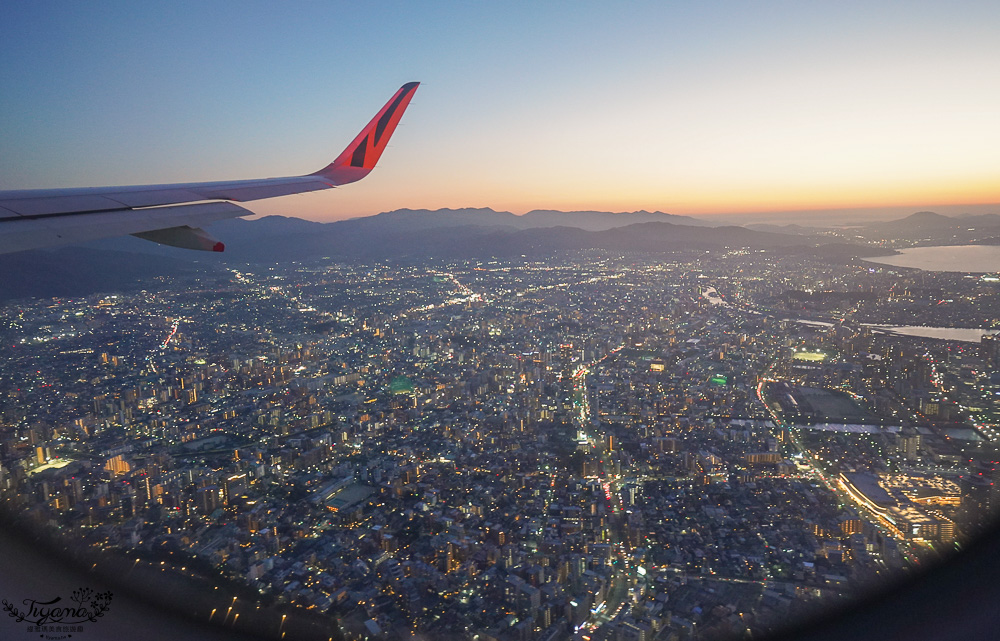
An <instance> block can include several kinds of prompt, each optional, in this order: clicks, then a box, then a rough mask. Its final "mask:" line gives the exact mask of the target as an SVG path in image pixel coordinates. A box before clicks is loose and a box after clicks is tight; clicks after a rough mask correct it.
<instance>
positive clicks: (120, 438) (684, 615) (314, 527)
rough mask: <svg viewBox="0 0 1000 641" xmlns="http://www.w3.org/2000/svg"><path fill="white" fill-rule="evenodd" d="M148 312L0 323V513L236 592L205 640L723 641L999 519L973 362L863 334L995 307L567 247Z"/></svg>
mask: <svg viewBox="0 0 1000 641" xmlns="http://www.w3.org/2000/svg"><path fill="white" fill-rule="evenodd" d="M144 287H145V289H143V290H142V291H139V292H134V293H119V294H95V295H92V296H89V297H80V298H73V299H36V300H19V301H15V302H11V303H8V304H6V306H5V307H3V309H2V330H0V337H2V341H3V344H4V345H5V349H6V350H7V353H8V355H9V356H8V358H6V359H4V362H3V364H2V369H0V394H2V399H3V402H2V404H0V409H2V426H3V427H2V432H0V448H2V450H0V451H2V456H3V466H2V475H0V484H2V488H3V500H4V503H5V505H6V507H7V508H8V510H11V511H14V512H16V513H18V514H20V515H21V518H23V519H24V520H25V521H26V522H29V523H32V524H34V525H35V526H38V527H40V528H43V529H50V530H54V531H58V532H59V536H60V537H69V538H71V539H73V540H75V541H76V542H77V544H78V545H80V546H82V547H84V548H89V549H92V550H108V551H118V552H120V553H121V554H122V555H123V556H124V557H125V558H128V559H130V561H129V566H130V567H128V566H126V567H128V569H129V571H134V572H137V573H143V572H146V573H149V572H154V571H155V572H159V573H161V574H163V575H171V576H175V577H178V578H180V577H189V579H190V580H195V578H194V577H196V576H197V577H201V579H199V580H208V581H210V582H214V581H224V582H231V581H235V582H236V583H237V584H239V585H243V586H245V590H244V591H241V592H239V595H240V598H239V599H237V597H236V596H233V599H232V603H229V605H228V606H226V603H227V601H220V602H218V603H213V602H210V601H206V602H205V604H204V605H203V606H202V607H203V609H204V612H201V611H199V610H198V608H197V607H196V608H194V614H195V616H199V617H204V618H205V619H213V620H214V619H216V618H218V617H219V615H225V618H226V623H227V624H230V625H237V623H236V621H237V618H238V617H239V616H241V615H242V616H243V617H244V619H241V620H240V621H241V622H245V621H246V620H247V619H249V618H250V617H251V616H253V615H252V614H251V613H250V612H251V611H252V610H255V609H259V606H260V604H264V605H265V606H266V607H268V608H275V607H279V606H280V607H281V608H285V609H283V610H280V611H281V612H283V613H284V614H282V615H281V616H280V617H278V615H277V614H275V615H274V616H273V617H272V623H273V626H272V627H273V628H274V630H278V631H279V632H280V633H282V634H283V633H284V632H285V628H286V627H290V626H293V625H295V624H296V621H297V620H298V619H300V618H302V617H305V616H306V615H309V616H314V615H318V614H320V613H322V614H324V615H325V616H326V618H325V619H322V620H323V621H326V623H325V624H323V625H326V626H327V628H326V629H328V630H329V631H330V632H329V636H331V637H332V636H340V637H342V638H346V639H364V638H392V639H395V638H400V639H401V638H407V635H410V634H417V635H424V638H467V639H470V640H471V639H496V640H506V639H545V640H549V639H551V640H556V639H579V640H583V641H587V640H599V639H702V638H714V637H717V636H726V635H736V636H739V635H742V634H744V633H746V632H747V631H751V632H753V633H757V632H762V631H767V630H773V629H776V628H777V627H779V626H780V625H781V624H782V623H786V622H787V621H790V620H796V619H797V618H798V617H801V616H804V615H806V614H808V613H810V612H812V611H814V610H816V609H817V608H819V607H823V606H825V605H826V606H828V605H829V604H830V603H831V602H833V603H836V602H840V601H842V600H844V599H848V598H850V597H851V596H854V595H857V594H860V593H862V592H863V591H864V590H865V589H866V588H867V587H868V586H872V585H875V584H878V583H879V582H880V581H884V580H886V579H887V578H890V577H892V576H895V575H896V574H897V573H901V572H903V573H905V572H906V571H908V569H910V568H914V567H916V566H918V565H920V564H921V563H924V562H926V561H929V560H933V559H936V558H939V557H941V556H942V555H947V554H949V553H950V552H953V551H955V550H956V549H958V548H959V547H960V546H961V541H962V540H963V538H964V537H967V536H969V535H972V534H974V533H975V532H977V531H978V529H979V528H981V527H982V525H983V524H984V523H985V519H986V516H987V513H988V510H989V507H988V506H989V505H991V504H992V502H994V501H995V500H996V499H995V498H994V491H993V489H992V487H993V482H994V479H995V477H996V475H997V474H998V472H997V470H998V469H1000V468H997V467H996V466H995V465H994V463H993V462H992V461H993V460H994V457H993V453H992V449H991V448H989V447H987V445H988V443H989V441H991V440H992V439H993V438H994V432H993V429H994V426H995V425H996V423H997V415H996V411H997V406H996V402H995V401H994V394H995V391H994V390H995V388H996V386H997V385H1000V380H998V378H997V374H996V373H995V372H996V371H997V370H996V367H997V366H998V365H1000V363H998V360H1000V359H998V354H1000V349H997V348H996V340H995V339H993V338H992V337H989V336H988V337H986V338H984V339H982V341H981V345H980V343H975V342H959V341H947V340H940V339H925V338H921V337H916V336H907V335H903V334H894V333H890V332H888V331H885V330H883V329H881V327H880V326H884V325H888V324H893V323H896V322H898V319H899V317H900V316H901V315H902V314H905V312H904V311H903V310H905V309H907V308H912V307H914V306H923V305H926V304H927V302H928V301H929V300H931V299H934V301H935V302H936V301H937V300H939V299H940V292H941V291H948V292H949V296H950V299H951V300H952V301H954V302H955V304H956V305H969V304H974V303H975V302H976V301H982V300H985V299H987V298H988V297H990V296H995V293H994V292H995V291H996V284H995V279H991V278H981V277H969V276H963V275H959V274H947V273H932V272H916V271H913V270H902V269H898V268H894V267H887V266H878V265H876V264H874V263H869V262H864V261H860V260H856V259H855V260H851V261H846V262H842V263H840V264H837V263H836V262H832V261H829V260H825V259H823V258H821V257H816V256H803V255H796V254H787V255H781V254H779V253H776V252H774V251H767V250H728V251H717V252H709V253H706V252H704V251H697V252H695V251H690V252H673V253H662V254H642V253H632V254H627V255H622V254H613V253H609V252H606V251H600V250H588V251H581V252H563V253H560V254H556V255H554V256H550V257H548V258H546V259H545V260H537V259H533V258H516V259H503V260H501V259H489V260H471V261H465V262H450V263H446V262H440V263H428V264H426V265H419V266H415V265H400V264H390V263H370V264H364V263H352V264H347V263H337V262H331V261H329V260H325V261H324V260H317V261H313V262H308V263H300V264H294V263H293V264H285V265H271V266H267V265H252V266H245V267H239V268H237V267H225V268H205V269H202V270H198V271H196V272H194V273H191V274H188V275H186V276H179V277H176V278H164V279H161V280H160V281H159V282H157V283H147V284H145V285H144ZM935 306H936V307H945V306H937V305H935ZM942 313H944V312H942ZM133 558H134V561H132V560H131V559H133ZM225 584H226V585H229V583H225ZM219 585H222V584H219ZM215 589H216V590H218V589H219V588H218V587H216V588H215ZM231 589H235V588H226V589H225V591H226V594H229V592H228V591H229V590H231ZM222 598H228V597H222ZM286 618H287V621H286ZM269 625H270V624H269ZM279 636H280V635H279Z"/></svg>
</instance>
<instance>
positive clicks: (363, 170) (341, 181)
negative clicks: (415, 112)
mask: <svg viewBox="0 0 1000 641" xmlns="http://www.w3.org/2000/svg"><path fill="white" fill-rule="evenodd" d="M419 85H420V83H419V82H408V83H406V84H405V85H403V86H402V87H400V88H399V91H397V92H396V93H395V95H394V96H393V97H392V98H390V99H389V102H387V103H385V106H384V107H382V109H381V110H380V111H379V112H378V113H377V114H375V117H374V118H372V120H371V122H369V123H368V124H367V125H366V126H365V128H364V129H362V130H361V133H359V134H358V135H357V137H356V138H355V139H354V140H353V141H352V142H351V144H349V145H348V146H347V148H346V149H344V151H343V152H341V154H340V155H339V156H337V158H336V160H334V161H333V162H332V163H330V164H329V165H327V166H326V167H324V168H323V169H320V170H319V171H317V172H315V173H313V174H310V175H311V176H317V177H319V178H323V179H326V180H329V181H330V183H331V184H332V185H346V184H347V183H352V182H355V181H358V180H361V179H362V178H364V177H365V176H367V175H368V174H369V173H370V172H371V170H372V169H374V168H375V163H377V162H378V159H379V158H380V157H381V156H382V152H383V151H384V150H385V147H386V145H387V144H388V143H389V138H390V137H391V136H392V132H393V131H395V130H396V125H398V124H399V120H400V118H402V117H403V112H404V111H406V107H407V105H409V104H410V100H411V99H412V98H413V94H414V93H415V92H416V91H417V87H418V86H419Z"/></svg>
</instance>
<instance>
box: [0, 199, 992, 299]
mask: <svg viewBox="0 0 1000 641" xmlns="http://www.w3.org/2000/svg"><path fill="white" fill-rule="evenodd" d="M973 225H979V226H980V227H987V226H990V227H996V229H997V232H998V233H1000V216H996V215H984V216H967V217H961V218H951V217H948V216H941V215H939V214H934V213H931V212H918V213H916V214H913V215H912V216H908V217H906V218H904V219H901V220H897V221H888V222H882V223H874V224H872V225H870V226H868V227H866V228H864V229H863V230H861V231H862V232H863V235H864V236H868V237H875V236H880V235H881V236H886V235H892V236H893V237H900V238H905V237H907V236H905V234H910V235H913V234H923V235H926V234H927V233H928V231H930V230H936V231H937V232H945V233H946V234H947V233H949V232H950V231H951V230H959V229H963V228H965V229H967V228H969V227H972V226H973ZM208 231H209V233H211V234H212V235H214V236H216V237H217V238H219V239H220V240H222V241H223V242H225V243H226V246H227V249H226V252H225V253H223V254H211V253H205V252H191V251H187V250H180V249H176V248H172V247H164V246H162V245H156V244H154V243H150V242H147V241H143V240H139V239H137V238H132V237H124V238H109V239H104V240H100V241H95V242H92V243H88V244H87V245H84V246H82V247H77V248H64V249H60V250H56V251H33V252H21V253H17V254H9V255H6V256H0V273H3V274H4V275H5V278H4V279H2V281H0V299H9V298H17V297H20V296H27V295H36V296H66V295H81V294H83V293H87V292H92V291H104V290H114V289H129V288H131V287H138V286H140V285H141V283H142V282H143V281H144V280H145V279H148V278H150V277H153V276H155V275H167V276H169V275H176V274H180V273H183V272H185V271H190V270H191V269H192V268H194V267H196V266H205V265H219V266H221V265H223V264H227V263H260V262H268V263H275V262H288V261H299V260H311V259H317V258H326V257H329V258H337V259H340V260H345V261H353V260H392V261H406V262H416V261H421V260H427V259H455V260H464V259H477V258H489V257H501V258H502V257H512V256H520V255H526V256H537V257H544V256H546V255H551V254H552V253H553V252H557V251H570V250H584V249H602V250H607V251H613V252H628V251H639V252H659V251H677V250H692V251H706V250H718V249H723V248H743V247H746V248H754V249H781V251H782V252H783V253H786V252H796V251H810V252H812V253H814V254H816V255H821V256H826V257H828V258H830V259H831V260H832V259H843V258H849V257H851V256H857V255H862V254H864V255H872V253H873V250H872V249H871V248H868V247H863V246H857V245H851V244H843V243H841V244H839V245H837V246H832V245H829V243H830V239H829V238H821V237H818V236H814V235H813V234H814V230H813V229H810V228H806V227H799V226H792V227H790V228H787V229H785V228H775V227H765V228H759V229H748V228H746V227H737V226H731V225H730V226H711V225H710V223H708V222H706V221H704V220H699V219H695V218H691V217H688V216H676V215H672V214H666V213H663V212H647V211H637V212H628V213H611V212H599V211H574V212H561V211H552V210H535V211H532V212H528V213H527V214H524V215H521V216H518V215H515V214H513V213H511V212H505V211H494V210H492V209H488V208H476V209H473V208H470V209H438V210H414V209H398V210H395V211H390V212H383V213H381V214H378V215H375V216H367V217H362V218H354V219H349V220H343V221H337V222H332V223H318V222H312V221H307V220H302V219H299V218H288V217H282V216H265V217H262V218H257V219H249V220H247V219H241V218H235V219H231V220H224V221H220V222H217V223H215V224H213V225H211V226H210V227H209V228H208ZM818 245H827V247H826V249H824V248H823V247H817V246H818ZM109 252H114V253H109ZM875 253H879V252H878V251H877V250H876V251H875ZM881 253H884V252H881ZM130 284H131V286H130Z"/></svg>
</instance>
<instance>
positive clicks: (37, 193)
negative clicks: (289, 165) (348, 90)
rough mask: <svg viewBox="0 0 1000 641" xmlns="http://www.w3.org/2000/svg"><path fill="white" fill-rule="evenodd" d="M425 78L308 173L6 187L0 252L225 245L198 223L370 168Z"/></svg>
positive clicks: (341, 181)
mask: <svg viewBox="0 0 1000 641" xmlns="http://www.w3.org/2000/svg"><path fill="white" fill-rule="evenodd" d="M419 84H420V83H417V82H410V83H407V84H405V85H403V86H402V87H400V89H399V91H397V92H396V93H395V94H394V95H393V97H392V98H390V99H389V102H387V103H386V104H385V106H383V107H382V109H381V110H379V112H378V113H377V114H375V117H374V118H372V120H371V122H369V123H368V125H367V126H365V128H364V129H362V130H361V133H359V134H358V135H357V137H356V138H355V139H354V140H353V141H352V142H351V144H350V145H348V146H347V148H346V149H344V151H343V152H342V153H341V154H340V155H339V156H337V158H336V159H335V160H334V161H333V162H332V163H330V164H329V165H327V166H326V167H324V168H323V169H320V170H319V171H317V172H314V173H312V174H308V175H305V176H289V177H284V178H262V179H258V180H234V181H222V182H207V183H180V184H172V185H131V186H126V187H84V188H75V189H38V190H20V191H0V254H3V253H10V252H16V251H22V250H26V249H39V248H42V247H51V246H55V245H65V244H70V243H76V242H85V241H89V240H95V239H97V238H107V237H110V236H122V235H125V234H132V235H135V236H139V237H140V238H145V239H147V240H152V241H154V242H159V243H163V244H166V245H174V246H177V247H185V248H188V249H203V250H208V251H222V250H223V248H224V247H223V245H222V243H220V242H218V241H216V240H215V239H213V238H211V236H209V235H208V234H207V233H205V232H204V231H203V230H202V229H200V228H199V227H198V225H201V224H205V223H209V222H212V221H215V220H220V219H222V218H234V217H238V216H248V215H252V214H253V212H251V211H250V210H248V209H245V208H243V207H240V206H239V205H235V204H233V202H246V201H250V200H259V199H262V198H274V197H276V196H287V195H290V194H299V193H304V192H309V191H318V190H321V189H330V188H332V187H337V186H340V185H346V184H348V183H352V182H356V181H358V180H361V179H362V178H364V177H365V176H367V175H368V174H369V173H371V170H372V169H374V168H375V163H377V162H378V159H379V158H380V157H381V155H382V152H383V151H384V150H385V147H386V145H387V144H388V142H389V138H390V137H391V136H392V133H393V131H395V129H396V125H398V124H399V120H400V118H402V116H403V112H404V111H405V110H406V107H407V105H409V104H410V100H411V99H412V98H413V94H414V92H416V90H417V86H418V85H419ZM213 201H215V202H213ZM225 201H229V202H225ZM186 203H194V204H186Z"/></svg>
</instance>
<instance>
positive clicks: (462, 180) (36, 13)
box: [0, 0, 1000, 222]
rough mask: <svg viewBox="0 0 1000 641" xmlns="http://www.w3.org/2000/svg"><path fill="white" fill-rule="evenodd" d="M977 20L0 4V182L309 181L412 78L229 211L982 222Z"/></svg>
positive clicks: (986, 106)
mask: <svg viewBox="0 0 1000 641" xmlns="http://www.w3.org/2000/svg"><path fill="white" fill-rule="evenodd" d="M998 32H1000V3H997V2H995V1H992V2H949V3H942V2H923V1H920V0H909V1H906V2H875V1H867V2H855V1H853V0H843V1H840V2H829V3H820V2H801V1H797V2H746V1H745V0H742V1H711V0H706V1H704V2H670V1H660V2H648V3H647V2H630V3H608V2H524V3H520V2H504V3H485V2H468V1H466V2H435V3H418V2H333V1H331V2H299V3H292V2H289V3H284V2H282V3H275V2H253V1H248V0H243V1H241V2H221V1H217V2H205V1H204V0H201V1H199V2H183V1H173V2H169V3H167V2H162V3H137V2H101V3H83V2H70V1H69V0H65V1H62V2H45V1H40V0H34V1H21V0H7V1H6V2H4V3H0V123H2V124H0V189H31V188H55V187H77V186H106V185H127V184H148V183H169V182H194V181H211V180H228V179H242V178H264V177H270V176H286V175H296V174H302V173H309V172H312V171H315V170H317V169H319V168H321V167H323V166H325V165H326V164H327V163H328V162H330V160H332V159H333V158H334V157H335V156H336V155H337V154H339V153H340V151H341V150H342V149H343V148H344V147H345V146H346V145H347V143H349V142H350V141H351V140H352V139H353V138H354V136H355V135H356V134H357V132H358V131H360V129H361V128H362V127H363V126H364V125H365V124H366V123H367V122H368V120H370V119H371V117H372V116H373V115H374V114H375V112H376V111H377V110H378V109H379V108H380V107H381V106H382V105H383V104H384V103H385V101H386V100H388V99H389V97H390V96H391V95H392V94H393V93H394V92H395V91H396V90H397V89H398V88H399V87H400V86H401V85H402V84H403V83H405V82H409V81H414V80H416V81H420V82H421V86H420V88H419V90H418V91H417V94H416V96H415V98H414V100H413V102H412V103H411V105H410V107H409V109H408V111H407V112H406V114H405V115H404V117H403V120H402V123H401V125H400V127H399V128H398V129H397V131H396V133H395V135H394V137H393V139H392V142H391V143H390V145H389V148H388V149H387V150H386V152H385V154H384V155H383V156H382V159H381V160H380V162H379V166H378V167H377V168H376V169H375V171H374V172H372V174H371V175H370V176H368V177H367V178H366V179H365V180H363V181H361V182H358V183H355V184H353V185H348V186H345V187H342V188H338V189H336V190H331V191H325V192H319V193H313V194H304V195H297V196H289V197H284V198H280V199H272V200H266V201H257V202H255V203H252V204H251V205H250V208H251V209H252V210H253V211H255V212H257V213H260V214H281V215H289V216H299V217H303V218H310V219H313V220H336V219H341V218H349V217H355V216H364V215H372V214H375V213H378V212H380V211H388V210H393V209H398V208H403V207H408V208H413V209H418V208H428V209H437V208H441V207H451V208H461V207H492V208H494V209H497V210H506V211H513V212H514V213H524V212H526V211H529V210H532V209H561V210H579V209H587V210H606V211H634V210H640V209H645V210H650V211H655V210H658V211H665V212H669V213H674V214H686V215H713V216H720V217H721V216H723V215H734V214H742V213H744V212H755V214H754V215H758V216H759V215H763V214H761V212H767V213H769V214H770V213H773V212H789V213H787V214H785V216H786V217H788V218H790V219H794V220H795V221H796V222H803V220H804V219H806V218H809V217H812V218H817V219H820V218H828V217H830V216H831V215H833V212H839V213H838V214H837V215H842V214H843V212H848V213H853V214H854V215H855V217H862V218H863V217H864V216H880V217H884V215H885V214H886V212H898V213H901V214H905V213H912V212H913V211H918V210H922V209H931V210H934V211H939V212H941V213H960V212H963V211H970V212H984V211H990V212H996V213H1000V206H993V205H994V204H995V203H1000V126H998V123H1000V119H998V118H997V111H998V108H1000V73H997V69H998V68H1000V38H998V37H997V36H996V34H997V33H998ZM774 215H776V216H779V217H780V216H781V215H782V214H774ZM747 219H748V220H749V218H747Z"/></svg>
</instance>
